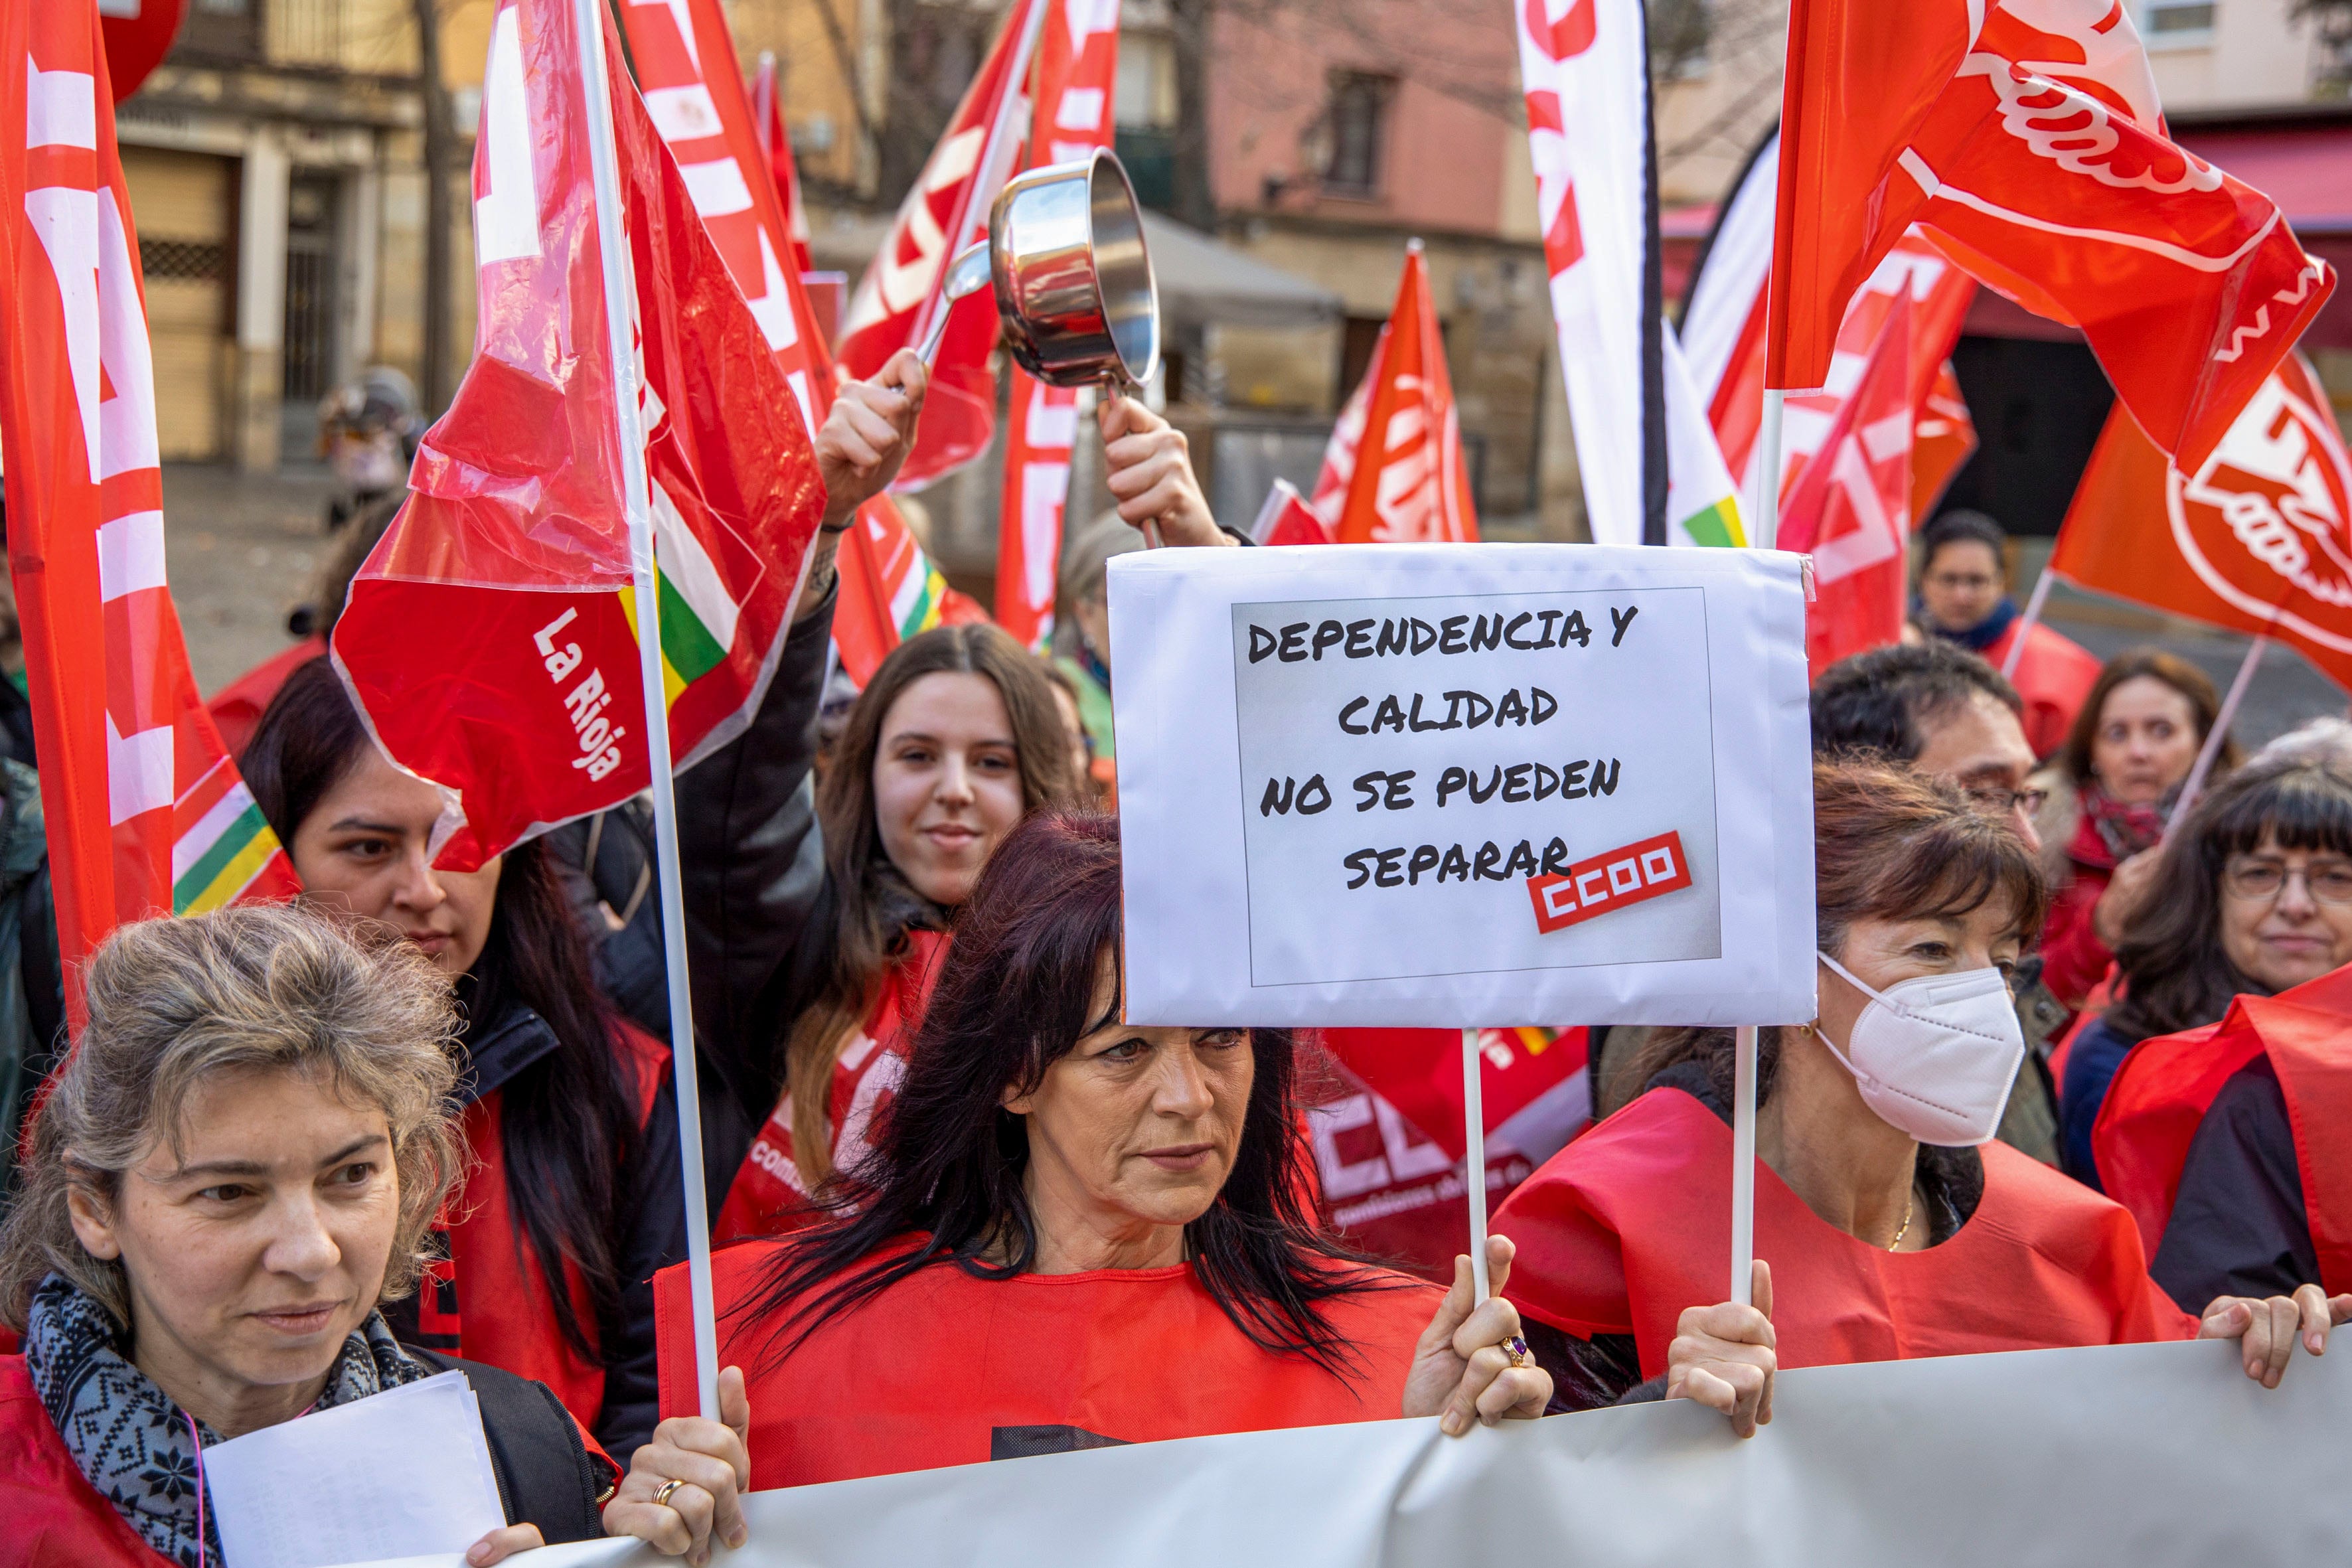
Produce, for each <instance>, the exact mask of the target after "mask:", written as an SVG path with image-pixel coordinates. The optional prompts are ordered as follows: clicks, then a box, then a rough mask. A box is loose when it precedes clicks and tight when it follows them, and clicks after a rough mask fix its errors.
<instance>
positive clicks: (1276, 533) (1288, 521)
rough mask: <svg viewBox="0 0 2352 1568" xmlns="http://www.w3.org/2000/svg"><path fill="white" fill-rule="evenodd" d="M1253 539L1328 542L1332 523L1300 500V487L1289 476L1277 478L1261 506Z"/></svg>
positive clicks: (1252, 527)
mask: <svg viewBox="0 0 2352 1568" xmlns="http://www.w3.org/2000/svg"><path fill="white" fill-rule="evenodd" d="M1250 539H1251V541H1252V542H1254V543H1257V544H1328V543H1330V542H1332V541H1331V525H1330V524H1329V523H1328V522H1326V521H1323V514H1322V513H1321V512H1319V511H1317V510H1315V509H1314V508H1313V507H1311V506H1308V505H1307V503H1306V501H1304V500H1300V499H1299V495H1298V490H1297V487H1296V486H1294V485H1292V484H1291V482H1290V481H1289V480H1288V479H1276V480H1275V481H1274V486H1273V488H1272V489H1268V490H1267V491H1266V492H1265V504H1264V505H1263V506H1260V507H1259V508H1258V509H1257V521H1255V522H1254V523H1252V524H1251V525H1250Z"/></svg>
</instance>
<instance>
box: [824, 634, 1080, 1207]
mask: <svg viewBox="0 0 2352 1568" xmlns="http://www.w3.org/2000/svg"><path fill="white" fill-rule="evenodd" d="M941 674H954V675H978V676H982V677H985V678H986V679H988V680H989V682H990V683H991V684H992V685H993V686H994V687H995V688H996V691H997V695H998V696H999V697H1001V698H1003V701H1004V714H1005V717H1006V718H1007V719H1008V720H1010V721H1012V724H1013V755H1014V760H1015V762H1016V763H1017V765H1018V766H1019V768H1020V770H1021V805H1022V807H1023V809H1024V811H1034V810H1036V809H1037V808H1038V807H1039V806H1043V805H1066V804H1069V803H1071V802H1073V801H1075V800H1076V798H1077V793H1078V781H1077V780H1076V779H1075V778H1073V777H1071V775H1070V743H1069V737H1068V732H1067V731H1066V730H1064V728H1063V727H1062V711H1061V709H1060V708H1059V707H1058V706H1056V705H1055V701H1054V689H1053V686H1052V684H1051V683H1050V682H1048V681H1047V680H1046V679H1045V668H1044V666H1042V665H1041V664H1039V663H1038V661H1037V660H1036V659H1035V658H1033V657H1032V656H1031V655H1030V654H1029V652H1028V651H1027V650H1026V649H1024V647H1022V646H1021V645H1020V644H1019V643H1017V642H1014V641H1013V639H1012V638H1011V637H1007V636H1006V635H1005V634H1004V633H1003V632H1002V631H1000V630H998V629H997V628H996V627H995V626H987V625H984V624H982V625H968V626H935V627H933V628H932V629H931V630H929V631H927V632H925V633H923V634H922V635H921V636H919V637H909V638H908V639H907V640H906V641H905V642H903V643H900V644H899V645H898V647H896V648H894V649H892V650H891V653H890V657H889V658H886V659H884V660H883V661H882V666H881V668H879V669H877V670H876V671H875V672H874V679H873V680H871V681H870V682H868V683H867V685H866V689H865V690H864V691H863V692H861V693H859V695H858V699H857V702H856V706H854V707H852V708H851V709H850V710H849V719H848V721H847V722H846V723H845V725H844V726H843V728H842V731H841V739H840V741H839V742H836V745H835V751H834V754H833V759H832V761H831V762H830V763H828V764H827V766H826V769H825V773H824V783H823V784H822V785H820V786H819V789H818V791H817V801H816V809H817V820H818V822H819V823H820V824H821V825H822V826H823V829H824V860H825V871H826V874H827V878H828V879H829V880H830V881H831V883H832V885H833V892H834V905H835V921H834V930H833V939H834V940H833V952H832V954H831V958H830V962H829V963H827V964H826V965H825V967H824V978H823V980H822V981H821V982H820V983H819V986H818V990H817V993H816V995H815V998H814V1002H813V1003H812V1004H811V1005H809V1006H807V1007H806V1008H804V1009H803V1011H802V1012H801V1014H800V1016H799V1017H797V1018H796V1019H794V1020H793V1023H792V1026H791V1027H790V1030H789V1032H788V1033H787V1035H786V1036H785V1039H784V1088H785V1091H786V1092H787V1093H788V1094H789V1095H790V1096H791V1097H792V1108H793V1161H794V1163H796V1164H798V1165H799V1167H800V1172H801V1178H802V1180H803V1182H805V1183H806V1184H807V1185H808V1188H809V1190H810V1191H811V1192H814V1191H816V1190H817V1189H818V1188H819V1187H820V1186H821V1185H822V1184H824V1182H826V1181H827V1180H829V1179H830V1178H831V1177H832V1175H833V1155H832V1140H831V1138H830V1137H829V1136H828V1131H827V1126H826V1110H827V1108H828V1106H829V1105H830V1103H831V1101H832V1099H833V1095H832V1089H833V1068H834V1063H835V1061H836V1060H837V1059H839V1058H840V1055H841V1047H842V1046H843V1045H844V1044H845V1042H846V1041H847V1040H848V1039H849V1037H850V1036H851V1035H852V1034H853V1033H854V1032H855V1031H856V1029H857V1028H858V1027H859V1026H861V1025H863V1024H864V1023H865V1022H866V1016H867V1014H869V1013H870V1012H871V1011H872V1010H873V1007H874V1003H875V1000H876V998H877V997H878V996H879V995H880V994H881V989H882V986H883V984H884V983H885V981H886V980H887V978H888V975H889V972H890V966H891V964H892V963H895V962H896V961H897V960H898V958H899V956H900V955H901V954H903V953H904V952H906V948H907V933H908V931H911V930H934V931H936V930H942V929H944V928H945V926H946V924H947V921H948V918H949V912H948V911H947V910H942V909H940V907H939V906H938V905H936V904H934V903H932V902H931V901H930V900H928V899H926V898H924V897H923V896H922V895H921V894H920V893H918V892H917V891H916V890H915V889H914V887H913V885H912V884H910V883H909V882H908V880H907V879H906V876H905V875H904V874H903V873H902V872H900V871H899V869H898V867H897V866H896V865H894V864H893V863H892V862H891V859H890V857H889V853H888V852H887V850H885V849H884V848H883V847H882V830H881V826H880V825H879V824H878V823H877V821H876V819H875V813H874V757H875V753H876V752H877V751H879V750H880V749H881V744H882V724H883V721H885V720H886V719H887V718H888V717H889V715H890V709H891V707H892V706H893V705H894V704H895V703H897V701H898V699H899V698H900V697H901V696H903V695H904V694H905V692H906V690H907V689H908V687H910V686H912V685H914V684H915V682H917V681H918V680H920V679H923V677H925V676H927V675H941Z"/></svg>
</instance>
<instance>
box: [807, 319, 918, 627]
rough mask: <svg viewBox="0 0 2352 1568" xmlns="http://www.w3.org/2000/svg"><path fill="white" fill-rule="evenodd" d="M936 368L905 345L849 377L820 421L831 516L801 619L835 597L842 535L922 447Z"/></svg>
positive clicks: (818, 442) (818, 439)
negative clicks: (877, 368)
mask: <svg viewBox="0 0 2352 1568" xmlns="http://www.w3.org/2000/svg"><path fill="white" fill-rule="evenodd" d="M929 388H930V372H929V371H928V370H926V369H925V368H924V367H923V362H922V360H921V359H920V358H919V357H918V356H917V354H916V353H915V352H914V351H913V350H912V349H900V350H899V351H898V353H895V354H892V355H891V356H890V357H889V359H888V360H887V361H886V362H885V363H884V364H883V366H882V370H881V373H880V374H877V375H876V376H875V378H874V379H873V380H872V381H850V382H844V383H843V384H842V385H841V387H840V390H839V391H838V392H836V393H835V395H834V400H833V410H832V412H831V413H829V414H827V415H826V416H824V424H823V425H821V426H818V427H817V432H816V436H815V437H814V447H815V448H816V465H817V473H818V474H819V476H820V477H822V478H823V479H824V523H823V524H822V525H821V526H820V527H819V529H818V531H817V536H816V554H815V557H814V559H813V560H811V561H810V563H809V571H808V581H807V584H806V585H805V586H803V588H802V590H801V600H800V604H799V605H798V607H797V608H796V609H795V611H794V612H793V619H794V620H795V622H797V621H800V620H803V619H805V618H807V617H808V616H812V615H814V614H815V613H816V612H817V611H818V610H819V609H821V608H823V607H824V604H825V602H826V600H827V599H828V598H829V597H830V596H831V594H832V590H833V577H834V554H835V550H836V549H837V547H838V546H839V544H840V542H841V536H842V535H843V534H844V533H845V532H847V531H848V530H849V525H850V524H851V523H852V522H854V521H856V517H857V509H858V508H859V507H861V506H864V505H865V504H866V502H867V501H869V500H873V499H874V498H875V497H876V496H877V495H880V494H881V493H882V492H883V491H884V490H885V489H888V488H889V485H890V481H891V480H892V479H897V478H898V470H899V468H902V467H904V466H905V464H906V461H907V454H908V452H910V451H912V450H913V449H914V446H915V428H916V426H917V425H918V424H919V423H920V422H921V420H922V417H923V397H924V395H925V394H926V393H927V392H928V391H929Z"/></svg>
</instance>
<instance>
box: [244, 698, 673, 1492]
mask: <svg viewBox="0 0 2352 1568" xmlns="http://www.w3.org/2000/svg"><path fill="white" fill-rule="evenodd" d="M243 766H244V773H245V778H246V783H247V784H248V785H249V786H250V787H251V789H252V790H253V795H254V799H255V800H256V801H257V802H258V803H259V805H260V806H261V811H262V815H263V816H266V817H268V819H269V826H271V828H272V829H274V830H275V831H276V832H277V834H278V840H279V842H280V843H282V844H284V845H285V846H286V847H287V853H288V854H289V857H290V858H292V860H293V862H294V869H295V870H296V871H297V872H299V874H300V876H301V879H302V885H303V887H304V888H305V889H307V891H308V893H309V895H310V897H311V898H313V899H316V900H320V902H322V903H326V904H330V905H332V906H334V907H336V908H338V909H341V910H347V911H349V912H350V913H352V914H354V915H359V916H362V917H365V918H367V919H371V920H377V921H383V922H385V923H386V924H388V925H390V926H392V927H394V929H395V930H397V931H400V932H401V933H402V934H403V935H404V936H406V937H407V938H408V939H409V941H410V942H413V943H415V946H416V947H417V948H418V949H419V950H420V951H422V952H424V953H425V955H426V956H427V957H429V958H430V959H432V961H433V963H434V965H435V966H436V968H438V969H439V970H440V971H441V973H443V974H445V975H446V976H448V977H449V978H450V979H451V980H452V981H454V982H455V983H456V986H457V1005H458V1010H459V1014H460V1016H461V1017H462V1018H463V1020H464V1028H463V1030H462V1032H461V1033H460V1035H459V1037H458V1039H457V1049H458V1066H459V1068H460V1077H459V1080H458V1084H459V1089H458V1092H459V1094H460V1096H461V1098H462V1100H463V1101H464V1105H465V1114H464V1128H465V1136H466V1142H467V1148H468V1150H469V1152H470V1153H471V1155H472V1163H471V1164H470V1165H469V1168H468V1170H467V1174H466V1176H465V1179H464V1181H463V1182H462V1184H460V1188H459V1192H458V1196H457V1201H456V1202H455V1203H453V1204H452V1205H451V1206H450V1210H449V1213H448V1215H446V1247H447V1251H448V1254H449V1256H448V1258H447V1259H446V1262H445V1263H443V1264H440V1265H437V1266H436V1269H435V1272H434V1275H433V1278H432V1280H431V1281H430V1282H429V1283H428V1285H427V1286H426V1288H425V1289H424V1290H423V1291H422V1292H420V1293H419V1294H418V1295H417V1296H416V1297H415V1298H413V1299H411V1300H404V1302H403V1303H402V1304H401V1306H400V1307H399V1308H398V1309H397V1310H395V1311H394V1314H393V1316H394V1328H395V1331H397V1332H399V1333H400V1334H401V1336H402V1337H403V1339H404V1341H405V1342H408V1343H410V1344H415V1345H422V1346H424V1347H425V1348H427V1349H433V1350H446V1351H450V1352H455V1353H458V1354H463V1355H465V1356H467V1357H468V1358H470V1359H472V1360H475V1361H482V1362H488V1363H491V1364H492V1365H495V1366H501V1367H504V1368H506V1369H507V1370H508V1371H509V1372H513V1373H519V1374H520V1375H522V1376H525V1377H532V1378H537V1379H538V1380H539V1381H541V1382H542V1383H544V1384H548V1385H549V1386H550V1387H551V1388H553V1389H554V1390H555V1391H556V1393H557V1394H559V1395H560V1396H561V1397H562V1400H563V1404H564V1407H565V1408H566V1409H568V1410H570V1411H571V1412H572V1415H574V1416H576V1417H578V1419H579V1421H580V1423H581V1425H582V1426H586V1427H588V1428H589V1429H590V1430H592V1431H593V1432H594V1433H595V1434H596V1436H597V1437H598V1438H599V1440H601V1441H603V1442H604V1443H605V1444H606V1445H607V1446H608V1447H614V1448H616V1449H617V1450H619V1451H626V1449H627V1448H628V1447H633V1446H634V1445H635V1444H636V1443H639V1442H642V1441H644V1439H645V1436H646V1433H648V1432H650V1431H651V1430H652V1429H653V1423H654V1400H655V1368H654V1346H653V1299H652V1295H651V1284H650V1281H651V1280H652V1278H653V1275H654V1271H655V1270H656V1269H657V1268H662V1267H664V1266H666V1265H667V1264H669V1263H673V1262H676V1261H677V1259H678V1258H683V1257H684V1256H685V1255H686V1220H685V1207H684V1204H685V1200H684V1196H683V1189H682V1187H681V1186H680V1180H681V1178H680V1174H679V1170H678V1157H677V1112H676V1110H675V1109H674V1107H675V1091H674V1089H672V1086H671V1079H670V1074H669V1069H668V1063H669V1055H668V1051H667V1048H666V1047H663V1046H662V1045H660V1044H659V1043H658V1042H657V1041H655V1040H653V1039H651V1038H649V1037H646V1035H644V1034H643V1033H641V1032H640V1031H638V1030H636V1029H635V1028H632V1027H631V1026H628V1025H627V1024H626V1023H625V1022H624V1021H623V1020H622V1019H621V1018H619V1017H618V1016H616V1015H615V1014H614V1012H613V1011H612V1009H611V1007H610V1005H608V1004H607V1003H606V1002H605V1000H604V995H603V994H602V993H601V992H600V991H599V990H598V988H597V986H596V983H595V980H594V977H593V967H592V963H591V960H590V957H589V952H588V947H587V942H586V939H585V937H584V936H583V934H582V931H581V927H580V925H579V922H578V921H576V920H575V919H574V918H573V914H572V907H571V904H570V900H568V898H567V896H566V895H565V893H564V891H563V889H562V887H561V885H560V884H559V883H558V882H557V880H556V878H555V874H554V871H553V868H552V867H551V865H550V864H549V861H548V858H547V855H546V851H545V847H544V845H542V844H541V843H540V842H539V841H536V840H534V841H532V842H530V843H526V844H522V845H520V846H518V847H515V848H513V849H510V850H509V851H508V852H507V853H506V854H505V855H504V856H502V857H499V858H497V859H494V860H492V861H491V862H490V863H489V864H488V865H486V866H484V867H483V868H481V869H479V870H478V871H443V870H438V869H436V868H435V867H434V865H433V857H432V853H431V846H432V842H433V827H434V824H435V823H436V821H437V820H438V818H439V816H440V814H441V797H440V795H439V794H438V793H437V792H436V790H435V789H434V788H433V786H432V785H430V784H425V782H423V781H422V780H420V779H418V778H416V777H415V776H414V775H413V774H409V773H403V772H401V771H400V770H399V769H397V768H395V767H394V766H393V765H392V763H389V762H387V761H386V760H385V759H384V757H383V753H382V752H380V751H378V750H377V749H376V746H375V744H374V742H373V741H371V740H370V739H369V737H368V733H367V730H366V728H365V726H364V725H363V724H362V721H361V719H360V715H359V713H358V710H355V709H354V708H353V707H352V703H351V700H350V698H349V697H348V696H347V695H346V694H345V692H344V690H343V687H342V683H341V680H340V679H338V678H337V676H336V674H335V671H334V667H333V666H332V664H331V663H330V662H329V661H328V660H325V659H319V660H314V661H313V662H311V663H310V664H307V665H305V666H303V667H302V668H299V669H298V670H296V671H295V672H294V674H293V675H292V676H291V677H289V679H288V680H287V682H286V684H285V686H284V687H283V688H281V689H279V691H278V695H277V697H276V698H275V699H273V700H271V702H270V705H269V709H268V711H267V712H266V713H264V714H263V716H262V720H261V722H260V724H259V726H258V727H257V729H256V730H255V731H254V736H253V741H252V742H251V743H250V744H249V745H248V746H247V748H246V752H245V756H244V759H243ZM556 1281H561V1284H560V1285H558V1284H556V1283H554V1282H556Z"/></svg>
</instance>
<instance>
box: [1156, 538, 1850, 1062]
mask: <svg viewBox="0 0 2352 1568" xmlns="http://www.w3.org/2000/svg"><path fill="white" fill-rule="evenodd" d="M1110 611H1111V644H1112V648H1113V656H1112V667H1113V668H1115V669H1116V670H1118V685H1117V688H1116V690H1115V700H1116V703H1117V707H1118V714H1117V721H1118V735H1119V757H1118V763H1119V781H1118V789H1119V830H1120V842H1121V845H1122V847H1123V851H1124V856H1125V863H1126V882H1127V889H1128V896H1127V997H1126V1001H1127V1016H1128V1018H1129V1021H1131V1022H1134V1023H1139V1024H1177V1025H1213V1024H1241V1025H1255V1026H1275V1025H1313V1026H1327V1025H1328V1026H1337V1025H1368V1026H1383V1025H1420V1026H1436V1027H1447V1026H1451V1027H1457V1028H1458V1027H1466V1026H1473V1025H1478V1026H1517V1025H1521V1024H1528V1023H1538V1022H1543V1021H1547V1020H1562V1019H1575V1020H1579V1021H1582V1022H1590V1023H1650V1024H1732V1023H1778V1022H1787V1021H1789V1020H1792V1019H1803V1018H1808V1017H1811V1016H1812V1010H1813V979H1814V974H1813V960H1812V926H1813V900H1812V874H1813V872H1812V788H1811V744H1810V741H1811V736H1810V731H1809V728H1808V718H1807V711H1806V689H1805V664H1804V656H1803V647H1804V603H1803V595H1802V589H1801V575H1800V563H1799V559H1798V557H1796V556H1793V555H1775V554H1761V553H1756V552H1731V551H1682V550H1676V551H1655V550H1643V549H1642V548H1640V547H1638V546H1633V547H1604V546H1596V545H1560V544H1552V545H1543V544H1528V545H1509V544H1473V545H1393V544H1386V545H1358V546H1345V545H1327V546H1318V547H1314V548H1295V549H1277V550H1188V551H1172V550H1171V551H1150V552H1138V553H1135V554H1131V555H1124V556H1120V557H1118V558H1117V559H1116V560H1115V561H1113V563H1112V564H1111V572H1110Z"/></svg>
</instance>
